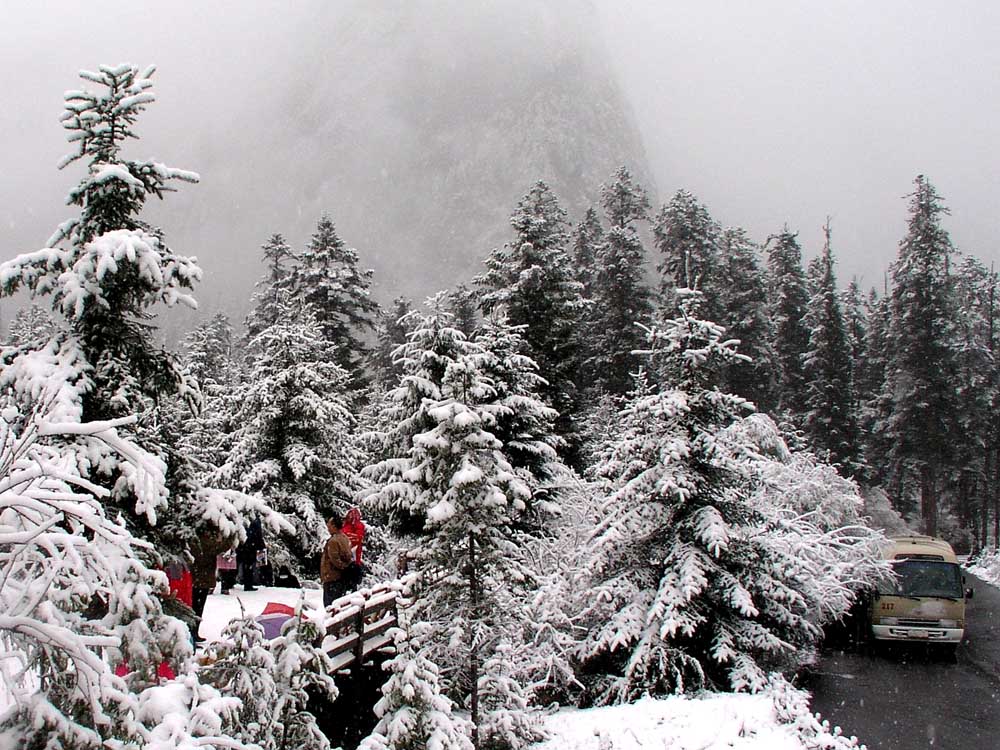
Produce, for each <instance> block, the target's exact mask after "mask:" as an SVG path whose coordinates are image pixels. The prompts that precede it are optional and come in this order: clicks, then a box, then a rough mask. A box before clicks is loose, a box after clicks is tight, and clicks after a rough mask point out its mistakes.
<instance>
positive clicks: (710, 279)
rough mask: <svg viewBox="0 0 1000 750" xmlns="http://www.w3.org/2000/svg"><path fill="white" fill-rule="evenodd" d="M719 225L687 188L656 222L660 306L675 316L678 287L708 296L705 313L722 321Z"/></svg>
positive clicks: (659, 214) (666, 312) (666, 206)
mask: <svg viewBox="0 0 1000 750" xmlns="http://www.w3.org/2000/svg"><path fill="white" fill-rule="evenodd" d="M720 231H721V230H720V228H719V225H718V224H717V223H716V222H715V220H714V219H712V216H711V214H710V213H709V212H708V208H707V207H706V206H705V205H704V204H702V203H699V202H698V199H697V198H696V197H695V196H694V195H692V194H691V193H689V192H688V191H686V190H678V191H677V192H676V193H675V194H674V196H673V198H671V199H670V202H669V203H667V204H666V205H664V206H663V207H662V208H661V209H660V212H659V213H658V214H657V216H656V221H655V222H654V223H653V237H654V238H655V239H654V244H655V246H656V249H657V251H658V252H659V253H660V262H659V264H657V270H659V272H660V305H661V306H662V307H663V309H664V314H665V315H667V316H668V317H669V316H672V315H673V314H674V313H675V312H676V309H677V303H678V299H677V296H676V294H675V293H674V290H675V289H678V288H681V289H698V290H700V291H701V292H703V293H704V295H705V301H704V303H703V305H704V308H705V309H704V311H703V313H704V315H705V317H706V318H707V319H709V320H718V321H723V320H724V318H723V315H722V309H721V307H720V302H721V299H720V298H721V293H722V288H721V284H720V281H721V279H720V278H719V273H720V269H719V264H720V258H719V233H720Z"/></svg>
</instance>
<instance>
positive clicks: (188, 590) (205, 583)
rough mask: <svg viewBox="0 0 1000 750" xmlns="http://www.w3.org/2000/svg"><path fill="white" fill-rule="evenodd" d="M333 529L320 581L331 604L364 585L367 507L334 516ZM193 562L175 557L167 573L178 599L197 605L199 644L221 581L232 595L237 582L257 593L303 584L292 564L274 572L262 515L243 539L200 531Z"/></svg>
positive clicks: (329, 525)
mask: <svg viewBox="0 0 1000 750" xmlns="http://www.w3.org/2000/svg"><path fill="white" fill-rule="evenodd" d="M326 528H327V531H328V532H329V533H330V538H329V539H328V540H327V542H326V545H325V546H324V548H323V554H322V557H321V560H320V583H321V584H322V586H323V606H324V607H328V606H330V604H331V603H332V602H333V601H334V600H335V599H337V598H338V597H341V596H344V595H345V594H347V593H348V592H350V591H353V590H355V589H357V588H358V586H359V585H360V584H361V579H362V576H363V567H362V547H363V544H364V538H365V528H366V527H365V524H364V522H363V521H362V520H361V511H359V510H358V509H357V508H351V509H350V510H349V511H348V512H347V513H346V514H345V515H344V516H343V517H341V516H340V515H337V514H332V515H330V516H328V517H327V519H326ZM188 551H189V553H190V557H191V560H190V563H187V562H186V561H183V560H180V559H177V558H175V559H173V560H171V561H169V562H167V563H166V564H165V565H164V572H165V573H166V574H167V579H168V581H169V583H170V592H171V594H172V595H173V596H174V597H175V598H176V599H177V600H178V601H181V602H183V603H184V604H186V605H187V606H188V607H190V608H191V611H192V612H193V613H194V622H193V623H192V624H191V635H192V639H193V640H194V641H195V642H196V643H198V642H200V641H201V640H202V639H201V638H200V636H199V635H198V629H199V627H200V624H201V619H202V616H203V615H204V612H205V604H206V602H207V600H208V595H209V594H211V593H212V592H213V591H214V590H215V587H216V584H217V583H221V588H220V591H221V593H223V594H228V593H229V592H230V590H231V589H232V588H233V586H234V585H236V582H237V581H239V583H240V584H241V585H242V587H243V590H244V591H255V590H256V587H257V585H258V584H259V585H264V586H271V585H273V586H279V587H286V588H300V587H301V584H300V582H299V579H298V578H297V577H296V576H295V575H294V574H293V573H292V571H291V569H290V568H289V567H288V566H287V565H283V566H281V568H280V569H279V571H278V573H277V574H274V573H273V572H272V570H271V565H270V563H269V561H268V558H267V547H266V544H265V542H264V531H263V527H262V524H261V521H260V519H259V518H254V519H252V520H251V521H250V522H249V523H248V524H247V526H246V537H245V539H244V541H243V542H241V543H239V544H235V540H234V539H232V538H231V537H229V536H227V535H226V534H225V533H224V532H222V531H221V530H218V529H216V530H214V531H209V532H205V533H202V534H200V535H198V536H197V537H196V538H195V540H194V541H193V542H192V543H191V544H190V545H189V547H188Z"/></svg>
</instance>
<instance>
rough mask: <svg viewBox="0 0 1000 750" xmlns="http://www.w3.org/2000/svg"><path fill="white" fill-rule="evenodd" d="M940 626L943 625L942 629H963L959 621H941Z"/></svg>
mask: <svg viewBox="0 0 1000 750" xmlns="http://www.w3.org/2000/svg"><path fill="white" fill-rule="evenodd" d="M940 625H941V627H942V628H960V627H962V626H961V625H960V624H959V621H958V620H941V621H940Z"/></svg>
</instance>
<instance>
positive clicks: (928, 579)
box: [880, 560, 964, 599]
mask: <svg viewBox="0 0 1000 750" xmlns="http://www.w3.org/2000/svg"><path fill="white" fill-rule="evenodd" d="M892 567H893V570H895V571H896V581H895V585H893V582H892V581H889V582H887V583H885V584H884V585H883V586H882V587H880V593H882V594H885V595H888V596H918V597H922V596H926V597H933V598H943V599H961V598H962V597H963V596H964V594H963V591H962V571H961V570H960V569H959V567H958V565H956V564H955V563H951V562H939V561H936V560H893V561H892Z"/></svg>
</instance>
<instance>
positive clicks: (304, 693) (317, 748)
mask: <svg viewBox="0 0 1000 750" xmlns="http://www.w3.org/2000/svg"><path fill="white" fill-rule="evenodd" d="M302 607H303V602H302V601H300V602H299V605H298V607H297V608H296V612H295V616H294V617H292V618H291V619H290V620H288V622H287V623H285V625H284V626H283V627H282V629H281V635H280V636H278V637H277V638H275V639H274V640H273V641H272V642H271V646H270V647H271V653H272V654H273V655H274V684H275V689H276V693H277V700H276V702H275V704H274V706H273V707H272V710H273V712H274V715H275V718H276V720H277V721H278V723H279V724H280V726H281V733H280V735H279V736H277V737H275V738H274V743H275V744H274V750H300V749H301V750H329V748H330V742H329V741H328V740H327V738H326V736H325V735H324V734H323V732H322V731H320V728H319V724H318V723H317V721H316V716H315V715H314V714H313V713H312V711H311V710H310V708H309V699H310V694H312V695H316V696H318V697H321V698H322V699H323V700H324V701H327V702H329V703H332V702H333V701H334V700H336V698H337V695H338V690H337V685H336V683H335V682H334V679H333V664H332V662H331V661H330V657H329V656H327V654H326V652H325V651H324V650H323V648H322V646H321V643H322V640H323V635H324V633H323V630H322V628H321V627H320V626H319V624H318V623H316V622H315V621H313V620H310V619H308V618H306V617H304V616H303V613H302Z"/></svg>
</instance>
